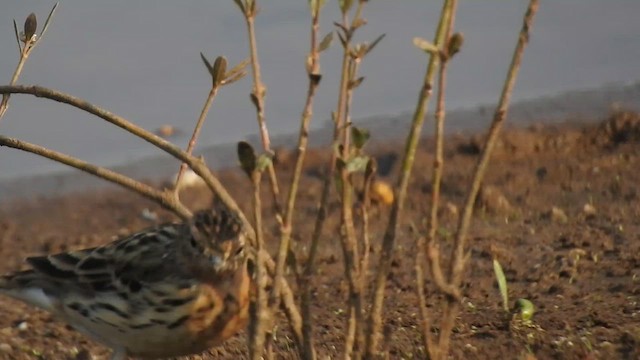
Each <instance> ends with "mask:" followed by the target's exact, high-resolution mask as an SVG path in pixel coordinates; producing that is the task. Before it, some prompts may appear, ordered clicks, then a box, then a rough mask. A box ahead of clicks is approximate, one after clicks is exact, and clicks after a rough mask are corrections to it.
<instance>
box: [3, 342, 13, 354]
mask: <svg viewBox="0 0 640 360" xmlns="http://www.w3.org/2000/svg"><path fill="white" fill-rule="evenodd" d="M12 351H13V348H11V345H9V344H7V343H2V344H0V353H10V352H12Z"/></svg>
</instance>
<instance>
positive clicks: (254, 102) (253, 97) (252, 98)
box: [249, 92, 260, 110]
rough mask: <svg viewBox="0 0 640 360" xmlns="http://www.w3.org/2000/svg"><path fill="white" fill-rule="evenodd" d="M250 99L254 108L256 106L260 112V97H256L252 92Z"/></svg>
mask: <svg viewBox="0 0 640 360" xmlns="http://www.w3.org/2000/svg"><path fill="white" fill-rule="evenodd" d="M249 97H250V98H251V103H252V104H253V106H255V107H256V109H258V110H260V101H258V97H257V96H256V94H255V93H254V92H252V93H251V94H249Z"/></svg>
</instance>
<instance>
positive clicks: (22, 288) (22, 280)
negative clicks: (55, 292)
mask: <svg viewBox="0 0 640 360" xmlns="http://www.w3.org/2000/svg"><path fill="white" fill-rule="evenodd" d="M41 283H42V281H41V277H40V276H39V275H38V274H37V273H35V272H34V271H32V270H26V271H19V272H16V273H13V274H8V275H3V276H0V294H3V295H7V296H9V297H12V298H14V299H17V300H20V301H22V302H25V303H27V304H31V305H34V306H37V307H39V308H42V309H45V310H50V309H52V307H53V306H54V304H53V301H52V300H53V299H52V298H51V297H50V296H49V295H47V294H46V292H45V290H44V288H43V286H41V285H40V284H41Z"/></svg>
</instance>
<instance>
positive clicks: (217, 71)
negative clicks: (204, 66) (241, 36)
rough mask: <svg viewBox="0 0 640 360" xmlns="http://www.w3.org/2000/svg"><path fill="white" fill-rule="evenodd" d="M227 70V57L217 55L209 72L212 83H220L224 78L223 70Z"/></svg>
mask: <svg viewBox="0 0 640 360" xmlns="http://www.w3.org/2000/svg"><path fill="white" fill-rule="evenodd" d="M226 71H227V59H225V57H224V56H218V57H217V58H216V61H215V62H214V63H213V72H212V73H211V77H212V78H213V83H214V84H216V85H220V84H221V83H222V81H223V80H224V75H225V72H226Z"/></svg>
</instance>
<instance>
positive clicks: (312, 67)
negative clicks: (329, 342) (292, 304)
mask: <svg viewBox="0 0 640 360" xmlns="http://www.w3.org/2000/svg"><path fill="white" fill-rule="evenodd" d="M320 5H321V4H320V2H316V8H315V9H312V11H311V14H312V17H311V40H310V44H311V49H310V51H309V63H308V68H307V72H308V74H307V75H308V76H309V85H308V89H307V99H306V101H305V106H304V110H303V111H302V119H301V121H300V133H299V136H298V147H297V157H296V162H295V167H294V170H293V177H292V178H291V186H290V187H289V194H288V197H287V203H286V208H285V212H284V219H283V223H282V226H281V230H282V232H281V238H280V244H279V248H278V255H277V257H276V272H275V276H274V288H273V290H272V297H271V298H272V303H273V304H275V303H276V301H277V299H278V298H279V296H280V295H279V294H280V291H281V287H282V283H283V281H282V280H283V278H284V269H285V263H286V258H287V255H288V254H287V253H288V250H289V248H290V241H291V233H292V231H293V212H294V209H295V203H296V197H297V194H298V186H299V183H300V178H301V177H302V167H303V165H304V159H305V154H306V150H307V145H308V141H309V123H310V122H311V118H312V114H313V99H314V96H315V93H316V89H317V88H318V85H319V84H320V80H321V75H320V54H319V52H318V43H317V42H318V40H317V39H318V33H319V30H320V23H319V19H320ZM299 282H300V284H299V285H300V287H301V288H302V289H301V291H302V293H303V294H305V293H306V292H307V291H308V290H309V289H308V282H305V281H302V280H301V281H299ZM301 307H302V315H303V317H302V320H303V325H302V331H303V334H302V339H303V343H302V344H298V345H299V346H298V352H299V354H300V356H301V357H302V358H304V359H309V360H314V359H316V351H315V347H314V344H313V331H312V326H311V320H312V319H311V316H310V313H311V311H310V297H309V296H304V295H303V296H302V302H301Z"/></svg>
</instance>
